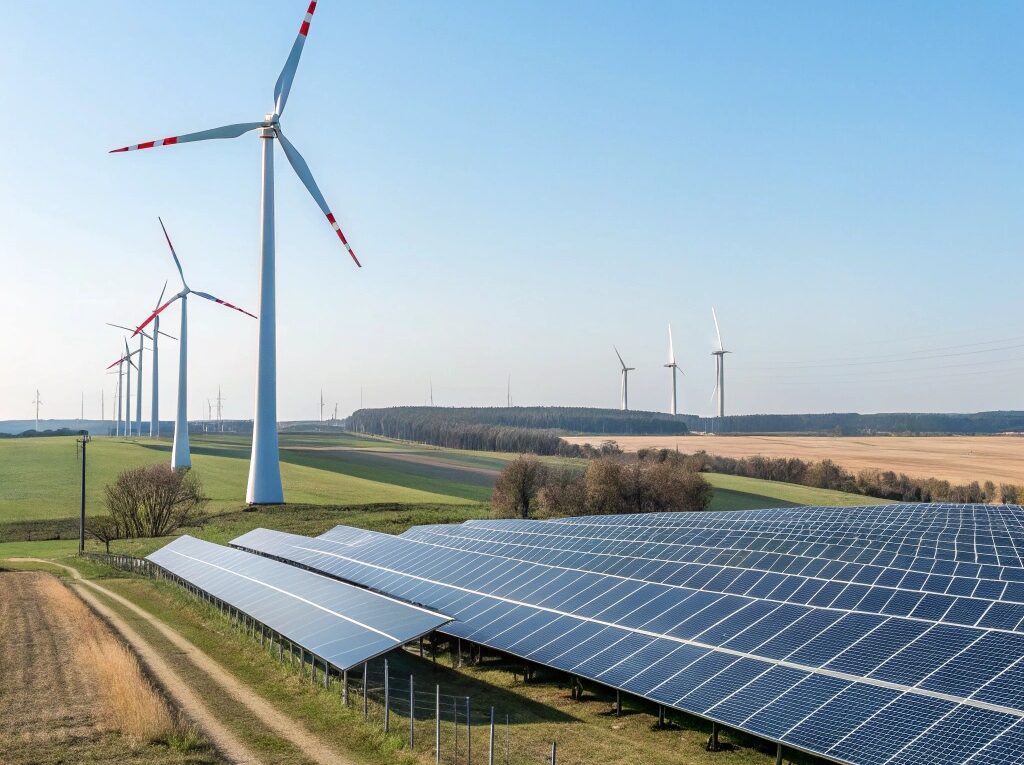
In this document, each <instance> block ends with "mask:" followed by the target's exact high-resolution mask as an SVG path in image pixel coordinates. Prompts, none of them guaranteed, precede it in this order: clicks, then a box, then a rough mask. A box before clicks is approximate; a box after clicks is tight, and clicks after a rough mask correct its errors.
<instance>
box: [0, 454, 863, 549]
mask: <svg viewBox="0 0 1024 765" xmlns="http://www.w3.org/2000/svg"><path fill="white" fill-rule="evenodd" d="M281 446H282V450H281V459H282V474H283V479H284V484H285V491H286V493H287V497H288V501H289V504H288V505H287V506H286V507H284V508H263V509H258V510H250V509H248V508H246V507H245V504H244V502H243V501H242V497H243V496H244V492H245V481H246V477H247V474H248V457H249V442H248V438H246V437H240V436H232V435H215V436H214V435H210V436H196V437H194V438H193V442H192V454H193V465H194V468H193V469H194V471H195V474H196V475H197V476H198V477H199V479H200V480H201V481H202V483H203V489H204V491H205V493H206V494H207V496H209V497H210V503H209V506H208V508H207V509H208V511H209V512H210V514H211V516H212V520H211V522H210V523H209V524H208V525H207V526H205V527H203V528H201V529H190V530H189V531H190V533H194V534H195V535H196V536H201V537H204V538H207V539H210V540H211V541H216V542H225V541H227V540H229V539H231V538H233V537H235V536H237V535H239V534H241V533H243V532H244V531H247V530H248V529H251V528H253V527H255V526H267V527H270V528H276V529H281V530H286V531H292V532H295V533H302V534H319V533H321V532H323V531H325V530H326V529H328V528H330V527H332V526H334V525H337V524H339V523H344V524H348V525H353V526H361V527H365V528H372V529H374V530H378V531H387V532H393V533H400V532H401V531H403V530H405V529H406V528H408V527H409V526H412V525H417V524H426V523H458V522H461V521H464V520H467V519H469V518H480V517H484V516H485V515H486V513H487V509H486V502H487V501H488V500H489V498H490V493H491V489H492V487H493V484H494V480H495V479H496V477H497V475H498V473H499V472H500V470H501V468H502V467H503V466H504V465H505V464H506V463H507V462H508V460H510V459H511V458H512V457H513V456H514V455H511V454H492V453H482V452H468V451H466V452H464V451H456V450H450V449H441V448H438V447H432V446H423V445H417V444H407V443H399V442H394V441H387V440H382V439H373V438H365V437H361V436H357V435H350V434H282V437H281ZM169 448H170V444H169V442H167V441H166V440H163V441H156V442H152V441H149V440H145V439H140V440H121V439H112V438H97V439H95V440H94V441H93V442H92V443H91V444H90V446H89V459H88V463H87V466H88V476H87V486H88V492H87V498H86V499H87V513H88V514H90V515H93V514H100V513H102V497H103V487H104V485H106V484H107V483H109V482H111V481H112V480H113V479H114V478H115V477H116V475H117V473H118V471H120V470H122V469H123V468H125V467H129V466H136V465H143V464H148V463H153V462H158V461H163V460H166V459H168V458H169ZM545 459H548V460H549V461H550V462H552V463H554V464H563V465H564V464H569V463H572V462H574V461H571V460H565V459H559V458H545ZM575 463H576V464H582V463H580V462H579V461H575ZM80 469H81V463H80V462H78V457H77V454H76V449H75V443H74V441H73V439H70V438H38V439H11V440H3V441H0V557H8V556H33V555H34V556H37V557H57V556H65V555H71V554H73V553H74V551H75V547H76V546H75V542H74V541H72V540H74V539H77V533H78V501H79V494H78V492H79V471H80ZM706 478H707V479H708V481H709V482H711V484H712V485H713V486H714V487H715V493H714V497H713V499H712V505H711V508H712V509H714V510H739V509H751V508H762V507H782V506H789V505H800V504H830V505H851V504H861V503H865V502H874V501H873V500H870V499H867V498H865V497H860V496H857V495H850V494H843V493H841V492H834V491H825V490H820V489H812V488H808V487H804V486H797V485H793V484H782V483H774V482H770V481H759V480H756V479H750V478H740V477H736V476H726V475H714V474H707V475H706ZM58 537H59V538H58ZM162 542H163V540H138V541H131V542H118V543H115V545H114V548H113V549H114V550H117V551H121V552H133V553H139V552H148V551H150V550H151V549H154V548H155V547H157V546H159V545H160V544H161V543H162ZM89 548H90V549H94V550H98V549H100V548H99V546H98V544H97V543H95V542H92V541H90V542H89Z"/></svg>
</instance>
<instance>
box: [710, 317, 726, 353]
mask: <svg viewBox="0 0 1024 765" xmlns="http://www.w3.org/2000/svg"><path fill="white" fill-rule="evenodd" d="M711 318H713V319H714V320H715V334H716V335H718V350H720V351H724V350H725V346H724V345H722V331H721V330H720V329H719V328H718V314H717V313H715V307H714V306H711Z"/></svg>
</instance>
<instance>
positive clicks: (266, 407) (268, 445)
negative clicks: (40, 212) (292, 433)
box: [114, 0, 360, 504]
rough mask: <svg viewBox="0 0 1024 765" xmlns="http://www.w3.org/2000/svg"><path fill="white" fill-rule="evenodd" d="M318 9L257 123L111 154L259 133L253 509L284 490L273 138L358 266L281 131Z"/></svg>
mask: <svg viewBox="0 0 1024 765" xmlns="http://www.w3.org/2000/svg"><path fill="white" fill-rule="evenodd" d="M315 10H316V0H313V2H311V3H310V4H309V8H308V9H307V10H306V17H305V18H304V19H303V21H302V25H301V26H300V27H299V34H298V37H296V39H295V42H294V43H293V44H292V49H291V52H290V53H289V54H288V58H287V60H286V61H285V64H284V68H283V69H282V70H281V74H280V76H279V77H278V78H277V84H276V85H275V86H274V110H273V111H272V112H270V113H269V114H267V115H265V116H264V118H263V119H262V120H261V121H260V122H243V123H238V124H234V125H225V126H224V127H219V128H213V129H211V130H202V131H200V132H198V133H188V134H186V135H179V136H172V137H170V138H163V139H159V140H155V141H147V142H144V143H140V144H134V145H132V146H124V147H122V148H120V149H114V152H122V151H133V150H135V149H149V148H153V147H154V146H170V145H172V144H178V143H188V142H190V141H205V140H209V139H215V138H237V137H239V136H241V135H243V134H244V133H248V132H249V131H252V130H259V137H260V138H261V139H262V141H263V146H262V154H263V194H262V197H261V201H260V214H261V219H262V229H261V253H260V308H259V311H260V319H259V322H260V324H259V346H258V360H257V371H256V413H255V417H254V418H253V433H252V456H251V458H250V461H249V484H248V488H247V489H246V501H247V502H249V503H252V504H280V503H282V502H284V490H283V489H282V487H281V465H280V455H279V453H278V442H277V340H276V337H277V329H276V322H277V318H276V310H275V286H274V271H275V269H274V139H275V138H276V139H277V140H278V141H280V143H281V148H282V149H283V150H284V155H285V158H286V159H287V160H288V162H289V163H290V164H291V166H292V169H293V170H295V173H296V174H297V175H298V176H299V179H300V180H301V181H302V183H303V184H304V185H305V187H306V189H307V190H308V191H309V193H310V195H311V196H312V197H313V200H314V201H315V202H316V203H317V205H318V206H319V207H320V209H321V210H322V211H323V213H324V215H325V216H326V217H327V222H328V223H330V224H331V227H332V228H333V229H334V231H335V233H336V234H337V235H338V238H339V239H340V240H341V243H342V245H343V246H344V247H345V249H346V250H348V253H349V255H351V256H352V260H354V261H355V263H356V265H357V266H358V265H360V263H359V259H358V258H356V254H355V252H353V250H352V247H351V246H350V245H349V243H348V240H347V239H346V238H345V235H344V234H343V233H342V231H341V227H340V226H339V225H338V222H337V221H336V220H335V219H334V214H333V213H332V212H331V210H330V208H329V207H328V206H327V202H326V200H324V197H323V194H321V193H320V189H319V188H318V187H317V185H316V181H314V180H313V175H312V173H311V172H310V171H309V167H308V166H307V165H306V161H305V160H304V159H303V158H302V155H301V154H299V152H298V150H297V149H296V148H295V147H294V146H292V144H291V142H290V141H289V140H288V139H287V138H285V136H284V133H283V132H282V131H281V122H280V118H281V114H282V113H283V112H284V107H285V104H286V103H287V101H288V93H289V92H290V91H291V87H292V80H294V79H295V71H296V69H297V68H298V66H299V57H300V56H301V55H302V47H303V45H304V44H305V42H306V35H307V34H308V33H309V25H310V22H311V21H312V20H313V12H314V11H315Z"/></svg>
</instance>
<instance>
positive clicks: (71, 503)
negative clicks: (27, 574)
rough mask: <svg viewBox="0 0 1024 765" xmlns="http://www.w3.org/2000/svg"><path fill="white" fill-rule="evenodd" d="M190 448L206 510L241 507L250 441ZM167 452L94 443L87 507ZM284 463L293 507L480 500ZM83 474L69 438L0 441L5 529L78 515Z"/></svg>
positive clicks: (197, 441) (0, 510)
mask: <svg viewBox="0 0 1024 765" xmlns="http://www.w3.org/2000/svg"><path fill="white" fill-rule="evenodd" d="M327 438H330V437H327ZM288 439H289V437H288V436H283V437H282V439H281V440H282V446H285V447H287V446H288V445H289V443H288ZM332 440H333V439H332ZM192 443H193V449H192V455H193V456H192V462H193V468H194V470H195V472H196V474H197V475H198V476H199V478H200V480H201V481H202V482H203V488H204V490H205V492H206V494H207V495H208V496H209V497H210V499H211V502H210V507H209V509H210V510H211V511H213V512H217V511H222V510H235V509H238V508H239V507H241V505H242V504H243V502H242V498H243V497H244V496H245V483H246V479H247V476H248V470H249V463H248V458H249V449H248V440H247V439H240V438H235V439H231V438H228V437H220V438H204V437H201V436H197V437H194V438H193V441H192ZM169 449H170V444H169V443H168V442H167V441H166V440H162V441H157V442H155V443H154V442H150V441H145V440H139V441H124V440H117V439H107V438H97V439H95V440H93V442H92V443H91V444H90V445H89V460H88V476H87V486H88V493H87V496H86V500H87V505H88V506H90V507H93V508H96V507H99V505H100V502H101V499H102V493H103V486H104V485H105V484H107V483H109V482H110V481H112V480H113V479H114V477H115V476H116V475H117V473H118V471H119V470H121V469H123V468H125V467H131V466H137V465H145V464H151V463H154V462H161V461H163V460H166V459H168V452H169ZM282 458H283V459H282V461H283V464H282V479H283V481H284V485H285V491H286V492H287V494H288V500H289V501H290V502H296V503H306V504H330V505H350V504H368V503H372V502H409V503H460V502H468V501H473V500H474V499H476V497H473V496H462V495H465V494H467V490H466V488H465V486H463V485H462V484H461V482H459V481H456V480H451V479H449V480H448V481H445V480H442V479H437V478H425V477H424V478H421V477H419V476H417V475H415V474H412V475H408V474H406V475H398V474H397V473H399V472H401V471H396V470H394V469H385V468H384V467H383V466H382V467H381V468H380V469H378V470H376V471H375V470H374V469H373V467H372V466H370V467H363V466H358V467H357V468H353V470H351V471H349V472H346V471H345V469H344V467H340V468H339V467H338V466H335V467H333V468H327V467H326V466H325V463H326V461H327V459H328V458H326V457H318V456H316V455H313V456H306V453H304V452H302V453H298V456H296V455H295V453H293V452H291V451H290V450H288V449H285V450H284V452H283V453H282ZM80 470H81V464H80V463H79V462H78V460H77V459H76V452H75V443H74V439H72V438H25V439H9V440H0V523H4V522H11V521H23V520H40V519H52V518H68V517H73V516H75V515H76V514H77V512H78V501H79V500H78V498H79V475H80ZM355 473H358V474H355ZM474 488H475V487H474ZM449 491H451V492H455V493H453V494H449V493H448V492H449ZM469 493H472V492H469Z"/></svg>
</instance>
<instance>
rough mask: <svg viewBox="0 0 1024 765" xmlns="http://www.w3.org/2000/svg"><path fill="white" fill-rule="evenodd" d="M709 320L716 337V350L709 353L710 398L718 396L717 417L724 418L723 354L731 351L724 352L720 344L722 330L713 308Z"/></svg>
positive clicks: (723, 347)
mask: <svg viewBox="0 0 1024 765" xmlns="http://www.w3.org/2000/svg"><path fill="white" fill-rule="evenodd" d="M711 318H713V319H714V320H715V334H716V335H717V336H718V350H717V351H712V352H711V355H712V356H714V357H715V389H714V390H713V391H712V392H711V396H712V398H714V396H715V393H717V394H718V416H719V417H725V354H727V353H732V351H727V350H725V346H724V345H723V344H722V330H721V329H719V327H718V314H716V313H715V309H714V307H712V309H711Z"/></svg>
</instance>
